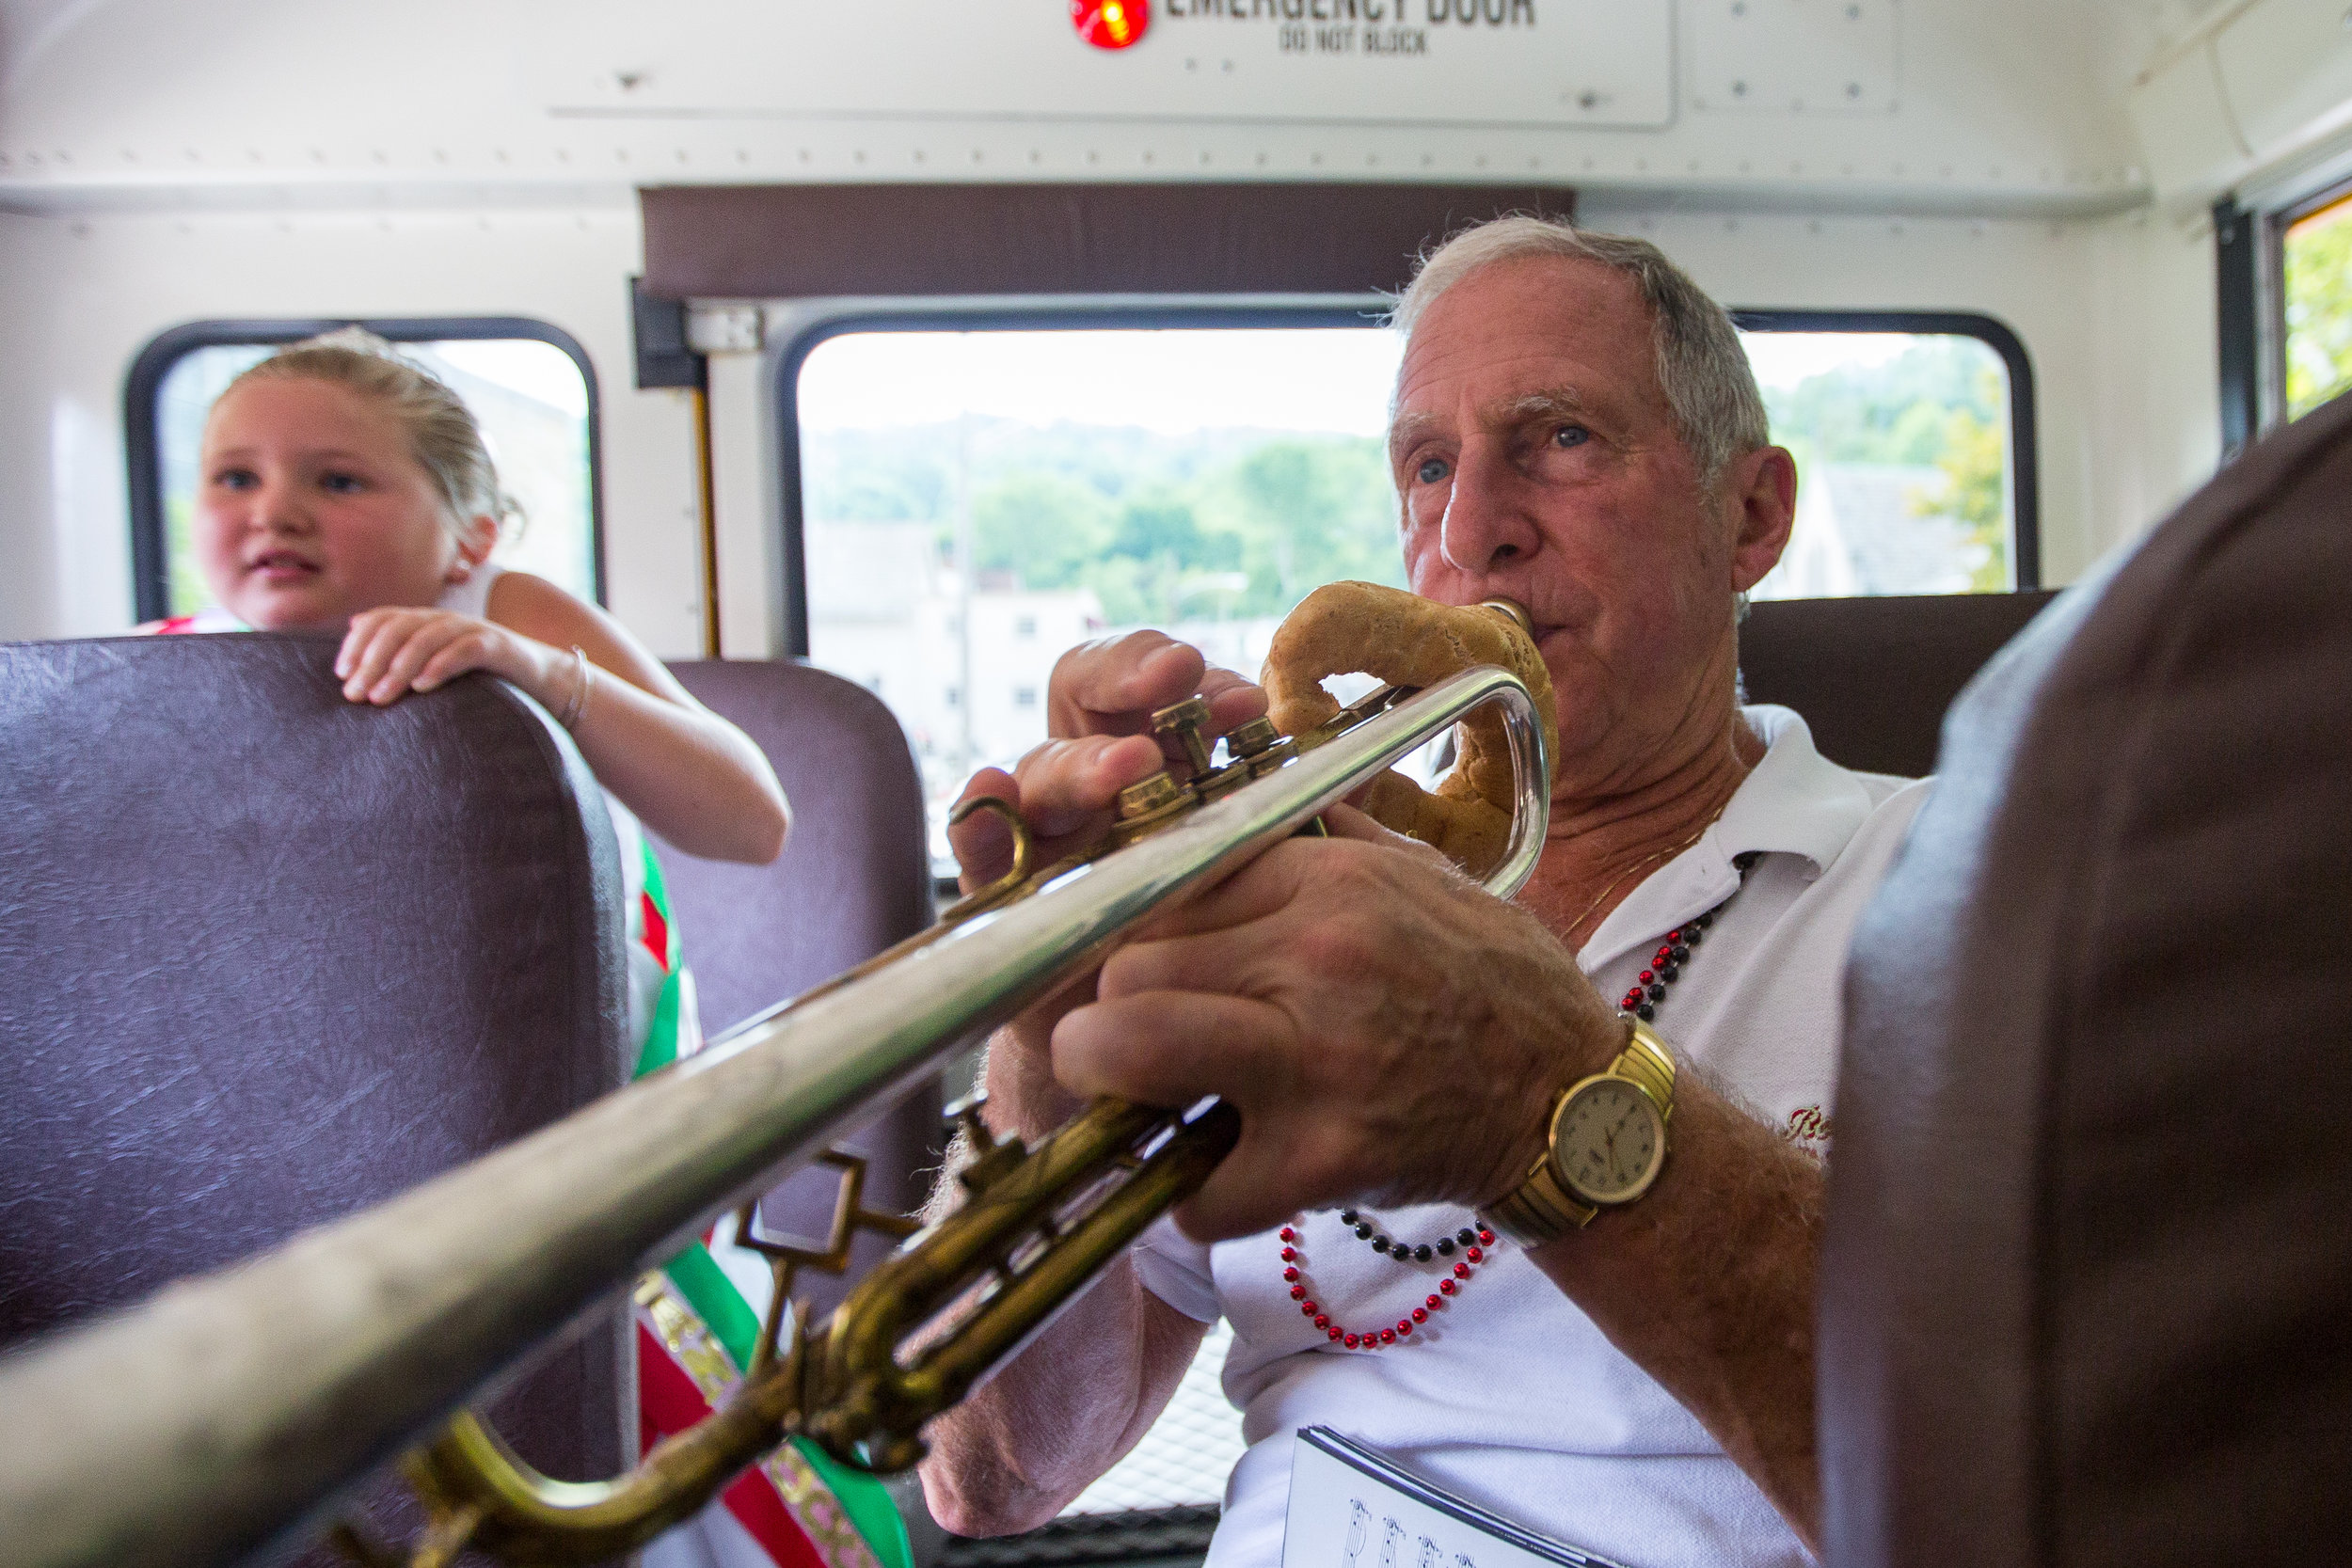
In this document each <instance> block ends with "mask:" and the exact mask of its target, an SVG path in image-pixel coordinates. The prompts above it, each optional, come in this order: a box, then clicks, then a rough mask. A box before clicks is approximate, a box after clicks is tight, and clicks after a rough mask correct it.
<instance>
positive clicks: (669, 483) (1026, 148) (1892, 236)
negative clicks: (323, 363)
mask: <svg viewBox="0 0 2352 1568" xmlns="http://www.w3.org/2000/svg"><path fill="white" fill-rule="evenodd" d="M1283 3H1284V0H1274V3H1273V5H1272V6H1271V9H1273V10H1275V11H1277V12H1279V10H1280V9H1281V8H1282V5H1283ZM1339 3H1340V0H1296V4H1298V5H1300V6H1312V7H1321V8H1327V9H1328V8H1332V7H1333V6H1335V5H1336V4H1339ZM1399 5H1402V7H1403V8H1404V9H1405V10H1406V12H1407V13H1408V14H1410V15H1411V16H1413V17H1414V18H1415V19H1416V22H1415V25H1420V24H1421V22H1422V21H1425V19H1424V18H1422V17H1421V13H1422V11H1425V10H1432V9H1434V8H1436V0H1391V3H1390V4H1389V5H1388V6H1385V7H1381V8H1378V9H1379V10H1380V11H1381V13H1382V14H1384V15H1389V16H1393V15H1394V14H1395V12H1396V9H1397V8H1398V6H1399ZM1228 8H1231V9H1234V10H1239V11H1244V12H1246V11H1247V10H1248V4H1247V3H1246V0H1245V3H1244V4H1241V5H1238V6H1229V5H1225V4H1219V3H1218V0H1160V3H1159V4H1158V5H1156V6H1155V7H1154V13H1155V14H1154V20H1153V28H1154V31H1153V33H1152V36H1151V37H1150V38H1148V39H1147V40H1146V41H1145V44H1144V45H1143V46H1139V47H1138V48H1136V49H1135V50H1132V51H1127V52H1124V53H1122V54H1119V55H1110V54H1104V53H1103V52H1099V51H1094V50H1090V49H1089V48H1087V47H1086V46H1085V45H1084V44H1083V43H1082V42H1080V41H1079V40H1077V39H1076V38H1075V37H1074V35H1073V31H1072V28H1071V26H1070V23H1069V17H1068V8H1067V7H1066V5H1065V4H1064V3H1063V0H987V3H983V4H966V5H951V6H941V5H936V4H930V3H927V0H864V3H862V4H859V5H855V6H845V5H841V4H838V3H837V0H836V3H831V4H821V5H820V4H817V3H815V0H761V3H759V4H756V5H755V4H751V3H748V0H678V3H675V4H672V5H669V6H663V7H659V8H653V7H642V6H633V5H624V4H620V3H618V0H515V3H511V4H505V5H500V6H491V7H483V6H461V5H457V4H453V3H452V0H410V3H409V4H405V5H402V6H397V7H395V6H388V5H375V6H364V7H362V6H319V5H314V4H313V5H299V4H295V3H294V0H210V3H207V4H202V5H188V4H186V3H185V0H0V277H5V278H6V279H7V288H8V309H6V311H5V312H0V469H5V471H6V472H7V473H8V475H9V476H10V481H11V482H10V483H8V485H7V486H6V487H5V488H0V552H5V554H6V557H7V559H8V562H9V567H8V571H6V572H5V573H0V637H7V638H40V637H66V636H80V635H89V634H102V633H107V632H113V631H117V630H119V629H121V628H123V627H124V626H127V625H128V624H129V623H130V622H131V621H132V620H133V619H134V614H133V586H132V571H131V559H130V548H131V546H130V531H129V525H128V522H127V507H126V499H125V483H124V436H123V414H122V408H123V388H124V378H125V374H126V372H127V370H128V368H129V366H130V364H131V362H132V360H133V358H134V357H135V356H136V355H137V353H138V352H139V350H140V348H141V347H142V346H143V345H144V344H146V343H147V342H148V341H150V340H151V338H152V337H153V336H154V335H155V334H156V333H158V332H160V331H162V330H164V329H166V328H167V327H170V326H173V325H179V324H182V323H184V322H189V321H193V320H201V319H249V318H271V317H294V318H300V317H368V318H384V317H404V316H486V315H511V316H524V317H532V318H536V319H538V320H542V321H545V322H548V323H549V324H551V325H555V326H557V327H560V328H562V329H563V330H564V331H565V332H567V333H570V334H571V335H572V336H574V337H575V338H577V339H578V340H579V341H580V343H581V344H583V345H584V346H585V348H586V350H587V352H588V355H589V356H590V358H591V360H592V361H593V363H594V366H595V370H596V380H597V386H598V389H599V393H600V396H601V409H602V417H601V431H600V436H601V443H602V483H603V500H604V519H605V523H604V528H605V552H606V568H607V581H608V585H609V598H610V601H611V605H612V609H613V610H615V611H616V612H617V613H618V614H619V615H620V617H621V618H622V619H623V620H624V621H625V622H627V623H628V625H629V626H631V627H632V628H633V629H634V630H635V631H637V632H638V633H639V635H641V636H642V637H644V639H645V641H647V642H649V643H650V644H651V645H652V646H653V647H654V648H655V649H656V650H657V651H658V652H660V653H661V654H663V655H667V656H672V657H680V656H691V655H693V654H695V653H697V652H699V651H700V649H701V646H702V641H703V633H702V627H701V609H700V602H701V587H700V585H701V564H700V561H699V558H698V553H697V552H698V548H699V546H698V544H697V528H696V524H695V518H696V516H697V495H696V476H695V461H694V443H693V440H692V435H691V409H690V406H689V404H688V402H687V394H685V393H681V392H676V391H650V392H641V391H638V390H636V389H635V387H634V379H633V374H632V365H633V361H632V357H631V344H630V323H629V313H628V278H629V277H630V276H631V275H632V274H634V273H636V272H638V271H640V270H641V267H642V252H641V236H640V227H639V216H638V210H637V203H636V198H635V191H636V189H637V188H638V187H641V186H648V185H675V184H691V183H718V184H754V183H802V182H891V181H915V182H941V181H956V180H975V181H987V182H1008V181H1058V180H1068V181H1087V182H1114V181H1184V182H1215V181H1219V180H1249V181H1268V180H1273V181H1381V180H1410V181H1417V182H1454V181H1458V182H1499V181H1513V182H1543V183H1557V184H1559V185H1563V186H1569V187H1573V188H1574V189H1575V190H1576V191H1577V193H1578V211H1579V215H1580V218H1581V221H1582V222H1584V223H1585V224H1587V225H1588V226H1592V227H1597V228H1600V229H1607V230H1620V231H1624V232H1630V233H1635V234H1639V235H1642V236H1644V237H1646V238H1650V239H1653V240H1655V241H1657V242H1658V243H1659V244H1660V245H1663V246H1664V247H1665V248H1666V250H1667V251H1668V252H1669V253H1670V254H1672V255H1673V256H1674V257H1675V258H1677V260H1678V261H1681V262H1683V263H1684V264H1685V265H1687V266H1688V267H1689V268H1690V269H1691V270H1692V272H1693V273H1694V274H1695V276H1696V277H1698V279H1699V280H1700V282H1701V283H1703V284H1704V285H1705V286H1706V287H1707V288H1708V289H1709V290H1710V291H1711V292H1713V293H1715V294H1716V295H1718V296H1719V297H1721V298H1722V299H1724V301H1725V302H1726V303H1728V304H1731V305H1733V306H1735V307H1743V308H1755V309H1772V308H1817V309H1906V310H1957V311H1972V312H1981V313H1984V314H1987V315H1991V316H1994V317H1995V318H1997V319H1999V320H2000V321H2001V322H2003V323H2006V324H2007V325H2009V326H2010V328H2012V329H2013V330H2014V331H2015V332H2016V333H2017V335H2018V336H2019V337H2020V338H2021V339H2022V340H2023V341H2024V342H2025V344H2026V350H2027V352H2028V354H2029V355H2030V356H2031V361H2032V365H2033V371H2034V375H2035V380H2036V394H2037V398H2036V407H2037V411H2038V428H2037V430H2036V432H2035V437H2036V448H2037V451H2038V456H2039V473H2040V493H2041V507H2042V524H2041V527H2042V572H2043V577H2044V579H2045V581H2047V582H2050V583H2053V584H2057V583H2064V582H2067V581H2071V580H2073V579H2074V578H2076V577H2078V576H2079V575H2080V574H2081V573H2082V572H2083V571H2084V570H2085V568H2086V567H2087V566H2088V565H2089V564H2090V562H2093V561H2094V560H2096V559H2097V558H2098V557H2100V556H2101V555H2102V554H2103V553H2105V552H2106V551H2107V550H2109V549H2111V548H2112V547H2114V546H2117V545H2119V544H2121V543H2123V542H2125V541H2127V540H2130V539H2132V538H2134V537H2136V536H2137V534H2138V533H2139V532H2141V531H2143V530H2145V529H2146V528H2148V527H2149V526H2150V525H2151V524H2152V523H2153V522H2154V521H2155V520H2156V519H2157V518H2158V517H2159V516H2160V515H2162V514H2163V512H2164V511H2165V509H2166V508H2167V507H2168V506H2169V504H2170V503H2171V502H2172V501H2173V500H2175V499H2178V498H2179V497H2180V496H2182V495H2183V494H2184V493H2185V492H2186V491H2187V490H2188V489H2190V488H2191V487H2193V486H2194V485H2195V484H2197V483H2200V482H2201V480H2202V479H2203V478H2204V477H2205V476H2206V475H2208V474H2209V473H2210V472H2211V471H2212V469H2213V467H2214V466H2215V464H2216V463H2217V460H2218V457H2219V453H2220V435H2219V407H2218V402H2219V399H2218V393H2217V373H2218V372H2217V310H2216V304H2215V299H2216V267H2215V239H2214V232H2213V222H2212V218H2211V207H2212V204H2213V202H2214V201H2215V200H2216V199H2217V198H2218V197H2221V196H2223V195H2225V194H2227V193H2230V192H2232V191H2244V190H2247V189H2249V188H2255V187H2257V186H2259V185H2261V184H2262V183H2263V182H2271V183H2273V184H2280V185H2284V184H2286V183H2291V182H2294V181H2296V180H2297V179H2304V180H2310V179H2317V178H2320V177H2322V176H2323V175H2325V174H2326V172H2327V171H2328V169H2329V168H2330V167H2331V161H2332V160H2336V159H2338V158H2340V157H2342V156H2343V155H2344V149H2345V147H2346V146H2352V136H2348V135H2345V134H2344V122H2345V121H2346V120H2347V119H2352V115H2348V114H2347V107H2348V105H2352V30H2347V27H2346V17H2345V12H2344V0H2327V3H2324V4H2322V3H2315V0H2203V3H2198V0H2067V3H2064V4H2051V3H2050V0H1858V3H1856V4H1847V3H1845V0H1837V3H1836V4H1832V3H1830V0H1520V3H1518V4H1515V5H1512V6H1509V7H1499V6H1490V7H1489V9H1490V10H1492V11H1496V12H1499V13H1506V14H1507V16H1508V17H1509V18H1510V19H1511V20H1509V21H1508V22H1507V23H1506V24H1500V25H1495V26H1489V25H1488V24H1486V23H1484V22H1482V23H1480V24H1475V25H1472V26H1467V27H1466V26H1464V25H1463V24H1459V23H1452V24H1434V25H1431V26H1428V27H1426V28H1425V29H1424V32H1425V34H1426V36H1425V38H1424V39H1423V40H1422V41H1423V44H1424V46H1425V54H1424V55H1422V57H1419V58H1415V59H1405V58H1393V59H1391V58H1372V57H1368V56H1364V55H1361V54H1360V53H1359V54H1357V55H1352V56H1349V57H1345V58H1338V59H1332V60H1329V61H1320V60H1316V59H1314V58H1311V57H1305V56H1302V57H1298V58H1291V57H1288V56H1286V55H1283V54H1282V53H1281V51H1280V50H1279V42H1278V39H1277V32H1278V24H1277V23H1276V22H1275V21H1272V20H1268V19H1264V18H1259V19H1250V18H1248V17H1246V16H1243V17H1234V16H1217V15H1211V14H1206V13H1210V12H1214V11H1220V10H1224V9H1228ZM1531 17H1532V18H1534V21H1533V22H1532V23H1531V22H1529V21H1527V20H1526V19H1527V18H1531ZM1514 28H1516V29H1518V31H1517V32H1516V33H1515V32H1513V31H1512V29H1514ZM1505 34H1508V35H1510V36H1507V37H1505V36H1503V35H1505ZM1490 35H1491V36H1490ZM1499 50H1510V51H1514V52H1515V53H1512V54H1510V55H1501V54H1498V53H1497V51H1499ZM1506 59H1507V60H1514V61H1518V62H1521V63H1519V64H1517V65H1512V66H1510V68H1509V69H1510V70H1511V71H1516V72H1517V73H1518V76H1517V77H1516V78H1515V79H1514V80H1513V81H1510V82H1504V83H1503V85H1502V88H1500V89H1494V90H1490V89H1489V88H1488V87H1487V86H1486V85H1485V83H1486V73H1488V72H1490V71H1493V70H1496V69H1500V68H1498V67H1497V66H1496V64H1495V62H1497V61H1498V60H1506ZM1531 83H1532V84H1534V86H1533V87H1530V86H1529V84H1531ZM1562 83H1565V87H1564V88H1562V90H1559V91H1558V92H1557V93H1556V94H1553V96H1556V98H1557V99H1558V100H1559V101H1560V106H1559V107H1558V108H1557V109H1556V110H1547V111H1545V112H1544V113H1542V114H1541V115H1533V114H1531V112H1530V111H1529V110H1528V109H1527V108H1526V107H1525V103H1522V102H1520V100H1528V101H1530V102H1532V101H1533V100H1532V99H1529V94H1530V93H1531V92H1533V93H1534V96H1535V97H1542V96H1544V94H1545V93H1549V92H1550V91H1551V89H1552V88H1553V87H1560V86H1561V84H1562ZM1398 84H1406V87H1399V86H1398ZM1407 89H1409V90H1407ZM1522 89H1524V90H1522ZM1538 89H1540V90H1538ZM1515 94H1516V95H1517V96H1516V97H1515V96H1514V95H1515ZM1484 113H1495V114H1498V115H1508V116H1514V117H1517V118H1514V119H1509V120H1507V121H1505V120H1502V119H1498V120H1496V121H1495V122H1493V123H1480V122H1479V120H1478V119H1477V117H1478V116H1479V115H1481V114H1484ZM729 303H734V304H739V305H740V304H744V303H753V304H756V303H758V302H723V301H716V302H707V305H708V306H711V307H718V306H724V305H727V304H729ZM805 309H806V306H805V304H803V305H802V306H801V307H798V308H796V309H776V308H771V309H767V310H766V312H765V314H766V316H767V325H768V332H767V339H768V343H769V347H770V350H771V351H772V347H773V344H774V341H775V340H776V339H777V337H778V335H779V333H781V332H782V331H784V330H785V329H787V327H788V325H789V323H790V321H792V320H793V319H796V317H797V315H798V313H799V312H800V311H804V310H805ZM706 315H708V311H706ZM756 319H758V318H757V315H756V314H755V315H753V316H750V317H746V316H743V315H741V314H738V315H736V316H734V317H732V318H729V323H730V324H731V325H734V326H736V327H737V328H738V329H739V328H740V326H741V325H743V324H744V323H745V322H746V321H747V320H756ZM735 341H738V342H739V343H742V344H743V345H744V346H742V347H739V348H735V349H731V350H721V351H719V352H714V353H713V354H712V355H711V356H710V372H711V373H710V388H711V399H712V414H713V429H714V445H715V471H716V484H715V493H716V503H717V510H718V516H719V536H720V552H719V553H720V562H719V566H720V577H721V581H722V593H721V604H722V624H723V629H724V651H725V652H726V653H727V654H729V655H731V656H737V657H760V656H766V655H770V654H772V653H775V652H777V651H779V650H780V649H781V648H782V647H783V646H784V638H785V635H786V632H785V627H784V626H783V607H782V604H781V603H780V593H779V590H778V584H779V582H780V578H779V575H778V573H777V571H776V569H775V560H776V553H775V552H776V549H777V546H776V544H775V539H776V531H775V528H776V523H775V519H776V516H777V510H778V509H777V506H776V504H775V500H774V494H775V490H776V480H775V478H774V471H775V464H776V457H775V454H774V451H773V450H772V448H773V442H772V440H771V436H770V433H769V426H768V423H767V421H769V420H771V419H772V418H773V417H774V410H773V409H772V408H771V406H769V402H770V394H769V392H768V391H767V388H768V387H769V386H770V384H771V379H770V377H769V376H768V375H766V374H764V373H763V363H764V361H763V354H762V350H761V348H760V347H759V346H758V344H757V341H756V335H754V336H753V337H749V338H746V337H741V336H739V337H738V338H737V339H736V340H735Z"/></svg>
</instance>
